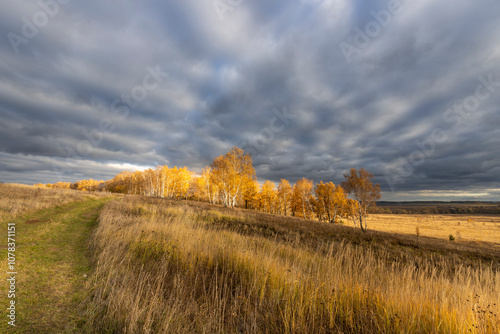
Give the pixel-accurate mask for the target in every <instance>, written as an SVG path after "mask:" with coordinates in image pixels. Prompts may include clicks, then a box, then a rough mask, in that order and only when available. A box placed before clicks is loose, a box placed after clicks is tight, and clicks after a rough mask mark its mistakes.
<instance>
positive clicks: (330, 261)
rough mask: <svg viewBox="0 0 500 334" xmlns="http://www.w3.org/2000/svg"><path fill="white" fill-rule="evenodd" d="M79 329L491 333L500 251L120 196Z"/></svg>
mask: <svg viewBox="0 0 500 334" xmlns="http://www.w3.org/2000/svg"><path fill="white" fill-rule="evenodd" d="M92 247H93V249H92V251H93V254H94V258H93V266H94V268H95V269H94V270H95V271H94V272H93V273H92V275H91V277H90V280H89V281H88V282H87V289H89V291H90V296H89V300H88V301H87V314H86V315H85V317H86V320H87V322H86V326H87V328H86V329H87V330H88V331H91V332H96V333H98V332H99V333H100V332H116V333H121V332H125V333H148V332H150V333H153V332H154V333H238V332H243V333H359V332H374V333H377V332H378V333H394V332H396V333H408V332H410V333H430V332H431V333H433V332H436V333H450V332H453V333H470V332H473V333H497V332H499V330H500V313H499V312H500V305H499V303H498V302H497V301H498V291H500V264H499V258H500V253H499V251H498V248H495V247H488V245H483V246H478V245H475V244H471V243H463V242H461V243H456V242H455V243H454V242H449V241H445V240H438V239H433V238H425V237H420V238H418V239H417V238H416V237H415V236H400V235H395V234H388V233H382V232H369V233H366V234H363V233H361V232H360V231H359V230H357V229H353V228H351V227H346V226H338V225H330V224H323V223H318V222H313V221H305V220H299V219H293V218H287V217H278V216H272V215H267V214H262V213H258V212H255V211H245V210H237V209H231V210H230V209H226V208H221V207H216V206H210V205H207V204H203V203H196V202H175V201H166V200H155V199H145V198H140V197H126V198H124V199H121V200H119V201H113V202H111V203H109V204H107V205H106V206H105V208H104V209H103V211H102V213H101V216H100V223H99V226H98V227H97V229H96V231H95V234H94V235H93V237H92Z"/></svg>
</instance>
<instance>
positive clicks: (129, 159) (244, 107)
mask: <svg viewBox="0 0 500 334" xmlns="http://www.w3.org/2000/svg"><path fill="white" fill-rule="evenodd" d="M54 1H56V0H50V1H49V0H45V2H44V3H54ZM402 3H403V10H402V12H401V13H400V14H398V15H393V17H392V18H391V21H390V22H389V24H388V25H387V26H386V27H382V28H381V31H380V33H379V34H377V36H375V37H373V38H370V43H369V45H368V46H367V47H364V48H362V49H360V50H359V52H357V53H356V54H355V55H354V56H353V57H352V61H351V62H350V63H349V62H347V61H346V58H345V57H344V54H343V53H342V50H341V48H340V47H339V44H340V43H342V42H346V43H353V37H354V36H355V33H356V30H355V28H356V29H357V28H359V29H361V30H364V29H365V27H366V24H367V23H369V22H370V21H374V17H373V14H372V11H375V12H379V11H381V10H385V9H387V2H385V1H376V2H370V3H369V4H367V3H366V2H365V1H344V0H327V1H319V0H318V1H308V2H306V1H295V2H283V1H263V0H261V1H243V2H242V3H241V5H239V6H237V7H235V8H234V10H233V11H231V12H228V13H226V14H225V19H224V20H220V18H219V15H218V14H217V12H216V11H215V9H214V8H213V6H212V3H211V1H205V2H199V1H170V2H161V1H148V2H147V3H137V2H133V1H124V2H121V3H120V4H119V5H117V4H115V3H112V2H102V1H93V0H92V1H87V2H85V3H82V2H74V1H72V2H69V3H68V4H66V5H59V6H58V7H59V9H58V10H57V13H55V14H54V15H53V17H49V16H47V17H48V20H47V24H46V25H45V26H44V27H39V28H38V29H37V30H38V31H37V33H36V34H35V35H34V36H33V37H30V38H27V39H26V40H27V43H21V44H19V45H18V46H17V48H18V49H19V52H18V53H17V54H16V53H15V52H14V49H13V47H12V45H11V42H10V41H9V36H11V37H12V34H10V35H9V33H15V34H17V35H18V36H23V31H22V28H23V24H24V23H23V17H25V18H27V19H28V20H29V21H30V22H33V18H34V15H41V14H37V13H39V12H41V11H42V9H41V7H40V5H39V4H38V3H23V2H16V3H9V5H8V6H7V5H6V4H0V35H1V36H2V37H1V38H0V57H1V59H2V62H0V120H1V122H0V158H1V160H0V180H2V181H6V182H25V183H34V182H55V181H57V180H58V179H61V180H69V181H74V180H76V179H79V178H90V177H92V178H111V177H112V176H113V175H115V174H117V173H118V172H119V171H120V170H121V169H130V170H133V169H134V168H146V167H148V166H150V167H153V166H155V165H157V164H168V165H177V166H184V165H186V166H187V167H188V168H190V169H193V170H196V171H200V170H201V168H203V167H204V166H206V165H207V164H210V163H211V161H212V160H213V158H214V157H215V156H217V155H220V154H223V153H225V152H226V151H227V149H229V148H230V147H231V146H233V145H239V144H240V143H243V144H245V145H246V146H247V147H250V148H252V150H253V152H252V153H254V165H255V166H256V170H257V174H258V177H259V178H261V179H271V180H272V181H279V179H280V178H287V179H290V180H291V181H296V180H297V179H300V178H301V177H304V176H305V177H308V178H311V179H313V180H315V181H319V180H324V181H334V182H336V183H338V182H341V181H342V174H343V173H344V171H345V170H347V169H349V168H351V167H354V168H360V167H363V168H367V169H369V170H370V171H371V172H373V173H374V174H375V176H376V180H377V182H379V183H380V184H381V186H382V187H383V190H384V191H385V194H384V198H387V199H398V198H401V199H411V198H415V199H419V198H422V199H425V198H431V197H432V195H429V194H430V193H429V191H435V193H436V194H440V195H442V196H441V197H439V198H442V199H457V198H458V197H459V196H460V194H462V197H463V198H481V199H497V197H498V193H499V191H498V189H500V173H499V172H500V171H499V168H500V164H499V162H500V161H499V160H498V158H497V157H498V156H500V151H499V150H500V149H499V147H500V145H499V144H500V142H499V141H500V134H499V131H500V130H498V129H499V126H498V125H499V124H500V119H499V115H500V113H499V109H498V106H499V105H500V104H499V102H500V87H496V86H495V87H493V89H494V90H495V91H494V92H490V96H489V97H488V98H486V99H483V100H481V101H480V103H479V105H478V106H477V108H474V110H473V111H472V112H470V113H468V114H467V117H465V116H463V115H465V114H463V115H461V114H459V113H458V112H453V111H451V112H449V111H448V110H450V108H453V107H454V104H456V103H464V100H465V99H466V98H467V97H469V96H474V94H475V93H476V88H477V86H478V85H479V84H480V81H479V80H478V77H480V76H482V77H483V78H486V79H487V78H488V76H489V75H492V78H493V80H494V81H500V72H498V70H497V69H498V68H499V65H500V47H499V45H500V43H499V42H500V40H499V38H498V36H500V34H499V33H500V24H499V23H500V19H499V18H498V15H497V14H496V13H498V12H499V10H500V3H498V1H494V0H481V1H479V2H475V3H471V2H469V1H465V0H459V1H451V0H449V1H440V2H433V1H418V2H415V1H402ZM26 40H25V41H26ZM148 68H149V69H158V70H159V71H160V72H161V73H168V76H166V75H165V76H162V77H161V82H160V83H159V85H158V86H157V87H155V88H154V89H151V90H147V97H145V98H144V99H143V100H142V98H141V101H140V102H137V101H134V100H132V101H131V100H130V99H131V98H130V96H131V95H133V94H134V93H135V94H136V96H137V94H139V93H141V92H144V89H142V90H141V87H143V86H144V82H145V80H146V79H145V77H146V76H147V75H148V73H149V72H148ZM147 83H148V82H146V84H147ZM149 83H152V81H149ZM490 88H491V87H490ZM481 92H482V93H485V92H489V91H488V90H487V89H486V88H482V90H481ZM127 96H128V100H129V104H131V105H133V107H131V106H126V104H125V103H121V104H119V105H118V107H119V108H118V107H117V105H116V103H115V102H116V101H122V100H124V99H127ZM285 107H286V108H287V110H289V111H290V112H291V113H293V115H294V117H293V118H290V119H288V120H287V121H286V124H285V123H279V124H278V123H276V124H278V125H283V127H281V126H279V127H278V128H279V129H280V130H279V131H278V130H275V131H271V130H270V129H271V128H274V127H272V126H271V124H272V122H273V117H275V112H273V110H274V109H276V108H277V109H278V110H283V108H285ZM117 108H118V109H117ZM120 108H121V109H120ZM124 110H127V111H128V112H129V113H128V114H127V115H124V114H123V113H122V111H124ZM436 129H440V130H442V131H444V133H445V135H446V139H444V140H440V141H439V143H434V144H435V145H432V147H431V148H432V149H431V150H430V151H429V152H426V151H425V150H426V149H425V143H428V142H429V140H430V139H432V138H433V131H435V130H436ZM270 134H271V135H270ZM252 143H253V144H252ZM255 143H257V144H255ZM422 143H424V144H423V145H424V146H423V147H424V148H422V146H421V145H422ZM427 148H429V146H427ZM415 152H421V153H415ZM422 154H423V156H424V158H423V159H420V160H418V159H417V160H418V161H416V160H415V159H416V158H422ZM411 161H413V162H414V163H413V164H412V162H411ZM405 164H406V167H409V168H410V169H407V170H405ZM408 164H409V165H408ZM457 196H458V197H457ZM432 198H434V197H432ZM439 198H435V199H439Z"/></svg>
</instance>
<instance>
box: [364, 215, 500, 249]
mask: <svg viewBox="0 0 500 334" xmlns="http://www.w3.org/2000/svg"><path fill="white" fill-rule="evenodd" d="M417 227H418V229H419V233H420V235H421V236H427V237H436V238H441V239H447V240H448V239H449V236H450V234H451V235H453V237H454V238H455V241H457V242H460V241H475V242H491V243H496V246H498V247H500V215H425V214H424V215H414V214H411V215H410V214H408V215H398V214H372V215H370V216H369V218H368V228H370V229H373V230H376V231H385V232H391V233H403V234H412V235H416V233H417Z"/></svg>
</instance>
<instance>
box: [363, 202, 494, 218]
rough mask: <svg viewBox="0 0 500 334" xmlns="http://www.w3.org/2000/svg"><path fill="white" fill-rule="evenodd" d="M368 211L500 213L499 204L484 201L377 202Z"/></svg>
mask: <svg viewBox="0 0 500 334" xmlns="http://www.w3.org/2000/svg"><path fill="white" fill-rule="evenodd" d="M369 212H370V213H375V214H376V213H386V214H469V215H470V214H500V205H498V204H493V203H492V204H489V203H484V205H478V204H472V203H470V204H469V205H467V204H459V203H458V202H453V203H449V204H447V205H446V204H445V205H443V204H440V205H436V204H435V203H434V205H432V204H431V203H429V206H426V205H425V204H424V203H421V205H419V206H395V205H385V204H379V203H377V206H375V207H371V208H370V211H369Z"/></svg>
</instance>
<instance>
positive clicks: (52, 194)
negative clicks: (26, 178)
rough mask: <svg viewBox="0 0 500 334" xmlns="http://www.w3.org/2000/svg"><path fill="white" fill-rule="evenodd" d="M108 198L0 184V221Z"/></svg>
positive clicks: (67, 191) (76, 192)
mask: <svg viewBox="0 0 500 334" xmlns="http://www.w3.org/2000/svg"><path fill="white" fill-rule="evenodd" d="M102 196H109V194H105V193H88V192H81V191H76V190H70V189H67V190H66V189H49V188H43V187H35V186H27V185H22V184H0V220H1V221H5V220H7V219H12V218H16V217H18V216H20V215H22V214H27V213H31V212H35V211H38V210H42V209H47V208H51V207H54V206H58V205H65V204H69V203H72V202H75V201H82V200H84V199H86V198H89V197H91V198H97V197H102Z"/></svg>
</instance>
